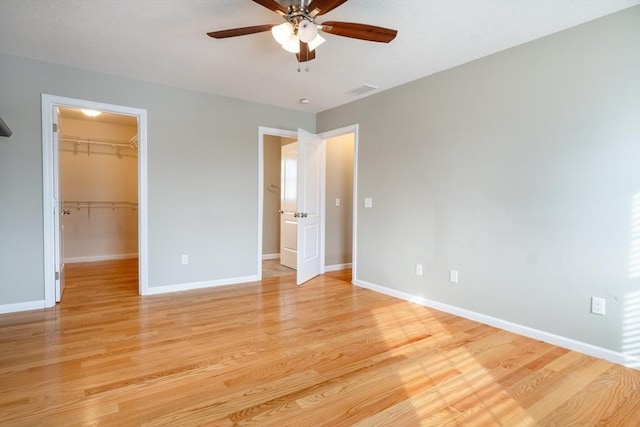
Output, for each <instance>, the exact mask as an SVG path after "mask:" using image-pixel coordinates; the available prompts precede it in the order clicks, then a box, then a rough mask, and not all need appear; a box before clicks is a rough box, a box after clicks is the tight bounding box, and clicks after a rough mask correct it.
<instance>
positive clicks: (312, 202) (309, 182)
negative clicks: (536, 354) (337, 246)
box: [296, 129, 323, 285]
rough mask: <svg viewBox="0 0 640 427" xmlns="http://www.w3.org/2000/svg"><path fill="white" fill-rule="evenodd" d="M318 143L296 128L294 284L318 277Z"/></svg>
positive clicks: (319, 154)
mask: <svg viewBox="0 0 640 427" xmlns="http://www.w3.org/2000/svg"><path fill="white" fill-rule="evenodd" d="M322 142H323V141H322V139H321V138H320V137H319V136H317V135H314V134H311V133H309V132H306V131H304V130H302V129H298V142H297V144H298V176H297V178H298V188H297V199H298V209H297V212H298V215H299V217H298V239H297V240H298V244H297V247H298V257H297V266H298V274H297V280H296V281H297V283H298V285H300V284H302V283H304V282H306V281H308V280H309V279H312V278H313V277H315V276H317V275H319V274H320V259H321V257H320V233H321V230H320V225H321V188H320V186H321V185H322V182H321V180H322Z"/></svg>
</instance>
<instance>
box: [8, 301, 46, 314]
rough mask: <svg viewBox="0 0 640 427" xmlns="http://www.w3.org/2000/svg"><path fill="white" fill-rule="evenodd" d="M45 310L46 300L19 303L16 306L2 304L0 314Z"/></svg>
mask: <svg viewBox="0 0 640 427" xmlns="http://www.w3.org/2000/svg"><path fill="white" fill-rule="evenodd" d="M43 308H45V302H44V300H40V301H28V302H18V303H15V304H2V305H0V314H5V313H16V312H18V311H27V310H40V309H43Z"/></svg>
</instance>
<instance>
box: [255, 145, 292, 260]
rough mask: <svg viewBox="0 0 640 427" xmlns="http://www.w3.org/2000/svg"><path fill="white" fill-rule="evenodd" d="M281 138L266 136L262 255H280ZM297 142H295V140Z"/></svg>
mask: <svg viewBox="0 0 640 427" xmlns="http://www.w3.org/2000/svg"><path fill="white" fill-rule="evenodd" d="M280 139H281V138H280V137H279V136H275V135H265V136H264V145H263V147H264V151H263V156H264V189H263V195H264V196H263V197H264V206H263V210H262V255H272V254H278V253H280V213H279V212H278V211H279V209H280V191H276V189H275V188H273V187H271V186H272V185H275V186H276V187H278V188H280V147H281V143H280ZM293 141H295V140H293Z"/></svg>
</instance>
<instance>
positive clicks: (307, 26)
mask: <svg viewBox="0 0 640 427" xmlns="http://www.w3.org/2000/svg"><path fill="white" fill-rule="evenodd" d="M317 35H318V27H316V25H315V24H314V23H313V22H311V21H308V20H307V19H302V20H301V21H300V22H299V23H298V37H300V41H301V42H303V43H309V42H311V40H313V39H315V38H316V36H317Z"/></svg>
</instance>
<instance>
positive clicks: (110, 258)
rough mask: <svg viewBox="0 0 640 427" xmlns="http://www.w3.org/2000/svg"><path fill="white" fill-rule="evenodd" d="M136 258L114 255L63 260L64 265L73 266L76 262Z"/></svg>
mask: <svg viewBox="0 0 640 427" xmlns="http://www.w3.org/2000/svg"><path fill="white" fill-rule="evenodd" d="M130 258H138V254H115V255H94V256H82V257H72V258H65V259H64V262H65V264H73V263H76V262H96V261H112V260H116V259H130Z"/></svg>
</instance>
